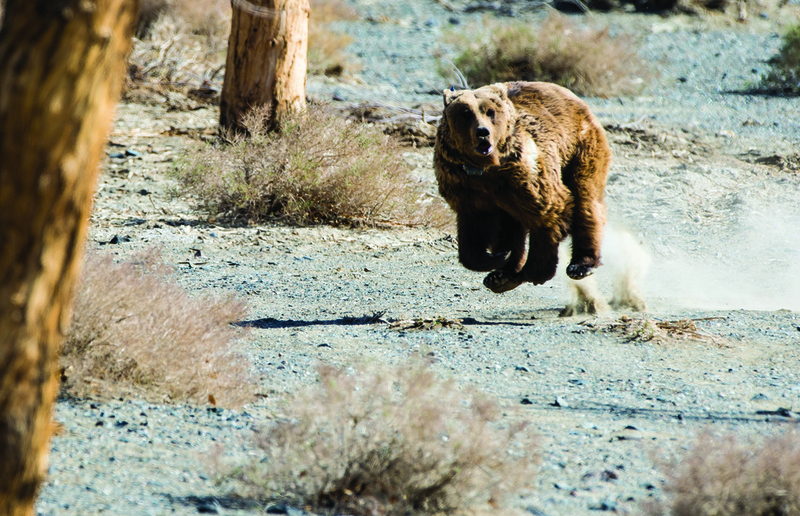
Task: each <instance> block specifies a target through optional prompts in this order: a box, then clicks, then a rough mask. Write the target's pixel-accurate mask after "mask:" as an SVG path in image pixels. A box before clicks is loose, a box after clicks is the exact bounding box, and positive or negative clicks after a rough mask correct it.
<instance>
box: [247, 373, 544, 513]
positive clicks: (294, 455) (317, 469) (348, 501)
mask: <svg viewBox="0 0 800 516" xmlns="http://www.w3.org/2000/svg"><path fill="white" fill-rule="evenodd" d="M319 376H320V380H319V385H318V386H317V387H315V388H311V389H308V390H306V391H305V392H302V393H300V394H299V395H298V396H297V397H296V398H295V399H293V400H291V402H290V403H289V404H288V406H287V410H288V411H289V413H288V414H287V418H286V419H284V420H280V421H277V422H275V423H273V424H272V425H271V426H270V427H269V428H268V429H266V430H263V431H261V432H259V433H257V434H256V444H257V445H258V447H259V448H261V450H262V451H263V452H264V453H265V455H266V456H265V457H264V458H263V460H257V461H254V462H253V463H252V464H250V465H248V466H247V467H245V468H243V469H241V470H240V471H239V472H237V476H238V478H240V479H241V480H244V481H245V482H246V483H247V484H248V485H249V486H251V488H252V489H254V490H255V491H256V493H257V494H258V495H259V496H261V497H265V498H267V499H276V498H278V499H284V500H285V501H289V502H291V503H296V504H299V505H302V506H312V507H313V508H315V509H318V510H322V509H331V510H333V511H335V512H337V513H340V514H341V513H344V514H360V515H374V514H384V515H406V514H410V513H415V512H416V513H425V514H430V513H439V512H443V513H451V512H453V511H455V510H457V509H460V508H464V507H465V506H467V505H468V504H473V503H476V502H477V503H488V504H490V505H491V506H492V507H495V508H496V507H498V506H499V505H500V503H501V501H502V499H503V497H504V496H505V495H506V494H509V493H512V492H517V490H520V489H527V488H529V487H531V486H532V484H533V480H532V479H533V475H534V472H535V469H536V460H535V458H534V457H535V453H534V443H533V438H532V435H531V432H530V431H529V430H528V429H527V427H526V426H525V424H524V423H520V424H514V425H511V426H510V427H506V428H501V427H500V426H499V425H498V424H497V419H498V417H499V416H500V410H499V408H498V406H497V405H496V403H495V402H494V401H491V400H490V399H488V398H487V397H486V396H485V395H482V394H479V393H477V392H475V391H470V390H468V391H461V390H459V389H458V388H457V387H456V385H455V384H454V382H453V381H452V380H448V381H443V380H440V379H438V378H437V377H436V376H435V375H434V373H433V372H432V371H431V370H430V368H429V367H427V365H426V364H424V363H423V362H422V361H421V360H413V361H411V363H410V364H406V365H404V366H400V367H396V368H387V367H375V365H374V364H372V365H371V366H369V367H366V366H360V367H355V368H351V369H350V370H349V371H345V370H343V369H339V368H335V367H331V366H325V365H321V366H320V367H319Z"/></svg>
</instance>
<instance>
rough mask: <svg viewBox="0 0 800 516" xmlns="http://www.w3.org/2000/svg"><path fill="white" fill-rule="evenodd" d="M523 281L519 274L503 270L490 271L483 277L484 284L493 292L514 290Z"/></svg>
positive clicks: (500, 292) (499, 292)
mask: <svg viewBox="0 0 800 516" xmlns="http://www.w3.org/2000/svg"><path fill="white" fill-rule="evenodd" d="M523 283H524V281H523V280H522V278H521V277H520V275H519V274H512V273H510V272H506V271H503V270H497V271H492V272H490V273H489V274H487V275H486V277H485V278H483V284H484V286H485V287H486V288H488V289H489V290H491V291H492V292H494V293H495V294H502V293H503V292H508V291H509V290H514V289H515V288H517V287H518V286H520V285H522V284H523Z"/></svg>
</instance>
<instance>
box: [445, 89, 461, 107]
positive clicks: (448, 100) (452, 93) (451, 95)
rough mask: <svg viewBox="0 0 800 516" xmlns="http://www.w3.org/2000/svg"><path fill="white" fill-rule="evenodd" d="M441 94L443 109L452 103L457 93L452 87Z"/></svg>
mask: <svg viewBox="0 0 800 516" xmlns="http://www.w3.org/2000/svg"><path fill="white" fill-rule="evenodd" d="M443 93H444V107H447V106H448V105H449V104H450V103H451V102H452V101H453V99H454V98H456V95H458V92H457V91H456V89H455V88H454V87H453V86H450V89H447V90H444V92H443Z"/></svg>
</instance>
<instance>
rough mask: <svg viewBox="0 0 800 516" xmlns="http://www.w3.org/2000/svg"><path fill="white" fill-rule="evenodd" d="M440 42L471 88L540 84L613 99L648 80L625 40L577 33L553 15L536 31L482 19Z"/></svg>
mask: <svg viewBox="0 0 800 516" xmlns="http://www.w3.org/2000/svg"><path fill="white" fill-rule="evenodd" d="M445 42H446V43H448V44H450V45H451V46H453V47H455V48H456V49H457V51H458V52H459V54H458V56H457V57H456V58H455V59H453V64H454V66H455V67H456V68H457V69H458V70H460V71H461V73H462V74H463V76H464V77H466V79H467V81H469V83H470V84H471V86H473V87H477V86H484V85H486V84H492V83H495V82H508V81H545V82H553V83H556V84H559V85H561V86H564V87H566V88H569V89H571V90H572V91H573V92H575V93H576V94H578V95H590V96H614V95H629V94H633V93H636V92H638V91H640V90H641V89H642V87H643V86H644V83H645V80H647V79H648V78H649V76H650V72H649V70H648V69H647V67H646V65H645V63H644V61H643V60H642V59H641V58H640V57H639V56H638V54H637V53H636V50H635V48H636V45H634V44H633V41H632V40H631V38H629V37H625V36H611V34H610V33H609V31H608V29H607V28H606V29H602V30H596V29H589V28H586V29H581V28H579V27H578V26H577V25H575V24H574V23H573V22H571V21H570V20H569V19H567V18H566V17H565V16H562V15H560V14H556V13H553V14H551V15H550V16H548V18H547V19H545V20H544V22H542V24H541V26H540V27H534V26H531V25H530V24H527V23H522V22H517V23H508V22H507V21H499V20H494V19H493V18H488V17H484V18H482V19H481V20H480V22H479V23H478V24H476V25H475V26H472V27H470V28H469V29H468V30H465V29H459V30H457V31H456V30H453V31H451V32H450V33H449V34H448V35H447V36H446V37H445ZM445 68H446V67H443V72H442V73H443V74H445V75H446V74H447V73H448V72H449V70H446V69H445Z"/></svg>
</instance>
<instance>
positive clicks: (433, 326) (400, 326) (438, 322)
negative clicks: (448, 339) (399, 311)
mask: <svg viewBox="0 0 800 516" xmlns="http://www.w3.org/2000/svg"><path fill="white" fill-rule="evenodd" d="M442 328H450V329H454V330H460V329H462V328H464V325H463V324H462V321H461V319H448V318H447V317H442V316H438V317H419V318H416V319H403V320H400V321H392V322H390V323H389V329H390V330H397V331H409V330H422V331H428V330H440V329H442Z"/></svg>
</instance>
